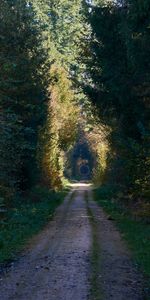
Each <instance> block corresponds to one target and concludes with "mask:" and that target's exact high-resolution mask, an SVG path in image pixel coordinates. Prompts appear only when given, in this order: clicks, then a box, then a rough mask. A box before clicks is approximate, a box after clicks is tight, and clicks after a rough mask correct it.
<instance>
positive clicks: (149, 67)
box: [84, 1, 150, 199]
mask: <svg viewBox="0 0 150 300" xmlns="http://www.w3.org/2000/svg"><path fill="white" fill-rule="evenodd" d="M148 7H149V3H148V1H142V4H141V3H140V1H124V2H123V3H122V4H121V5H120V4H118V3H113V2H112V3H111V2H108V3H107V2H106V1H99V2H98V4H97V5H95V6H91V10H90V11H89V13H88V14H87V20H88V21H89V23H90V24H91V29H92V34H91V39H90V41H89V43H88V45H89V46H90V52H89V53H88V57H87V58H84V59H85V61H87V72H88V76H87V80H86V84H85V85H84V90H85V92H86V93H87V94H88V96H89V98H90V99H91V101H92V102H93V103H94V104H96V107H97V108H98V110H99V116H100V118H101V122H103V124H105V125H109V127H110V128H111V132H110V135H109V137H108V140H109V145H110V153H109V155H108V157H107V169H106V175H107V176H106V177H105V178H106V179H107V180H110V182H111V181H113V182H114V183H118V184H120V185H123V186H124V190H125V191H127V190H128V191H129V192H132V193H133V194H134V195H135V198H139V197H140V198H142V199H146V198H148V197H147V196H146V195H148V194H149V191H150V188H149V173H150V165H149V160H150V152H149V148H150V147H149V146H150V122H149V116H150V108H149V104H148V103H149V85H150V82H149V78H150V77H149V75H150V64H149V59H148V57H149V55H150V47H149V45H150V43H149V21H150V19H149V13H148V10H147V8H148ZM88 45H87V47H88Z"/></svg>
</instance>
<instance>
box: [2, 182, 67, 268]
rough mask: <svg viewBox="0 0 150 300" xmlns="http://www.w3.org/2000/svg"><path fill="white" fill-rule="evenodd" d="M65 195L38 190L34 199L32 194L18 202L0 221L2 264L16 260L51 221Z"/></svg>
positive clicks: (63, 193) (33, 193)
mask: <svg viewBox="0 0 150 300" xmlns="http://www.w3.org/2000/svg"><path fill="white" fill-rule="evenodd" d="M33 195H34V197H33ZM65 195H66V192H65V191H63V192H53V191H49V190H47V189H44V188H40V189H39V188H38V190H36V191H33V192H32V197H31V194H30V195H29V197H28V198H26V199H22V198H20V199H17V200H16V204H15V206H14V207H13V208H11V209H10V210H9V211H8V212H7V216H6V218H5V219H2V220H0V263H4V262H5V263H7V262H9V261H11V260H13V259H15V258H16V255H17V253H18V252H20V251H21V250H22V249H23V247H24V246H25V244H26V243H27V241H28V240H29V239H30V238H31V237H32V236H33V235H35V234H37V233H38V232H39V231H40V230H41V229H42V228H43V227H44V226H45V225H46V223H47V222H48V221H50V220H51V218H52V217H53V215H54V212H55V209H56V208H57V207H58V206H59V205H60V204H61V203H62V201H63V199H64V197H65ZM30 197H31V198H32V199H31V198H30ZM33 198H34V200H33Z"/></svg>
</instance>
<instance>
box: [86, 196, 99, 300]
mask: <svg viewBox="0 0 150 300" xmlns="http://www.w3.org/2000/svg"><path fill="white" fill-rule="evenodd" d="M85 200H86V204H87V212H88V217H89V220H90V223H91V227H92V236H93V243H92V254H91V264H92V275H91V290H90V293H91V298H90V299H92V300H101V299H102V289H101V287H100V284H99V276H100V246H99V242H98V233H97V225H96V221H95V218H94V215H93V213H92V210H91V208H90V207H89V199H88V191H85Z"/></svg>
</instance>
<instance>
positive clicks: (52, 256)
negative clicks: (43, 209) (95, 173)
mask: <svg viewBox="0 0 150 300" xmlns="http://www.w3.org/2000/svg"><path fill="white" fill-rule="evenodd" d="M0 299H1V300H8V299H9V300H10V299H11V300H87V299H90V300H111V299H112V300H127V299H128V300H142V299H143V297H142V292H141V278H140V276H139V275H138V274H137V272H136V270H135V269H134V267H133V265H132V263H131V260H130V256H129V254H128V251H127V249H126V246H125V245H124V243H123V242H122V240H121V237H120V235H119V233H118V231H117V230H116V229H115V227H114V225H113V224H112V222H111V221H110V220H108V218H107V216H106V215H105V214H104V213H103V211H102V210H101V209H100V208H99V207H98V206H97V204H96V203H95V202H94V201H93V200H92V194H91V190H90V187H89V186H88V185H86V184H80V185H74V187H73V190H72V191H71V192H70V193H69V195H68V196H67V197H66V199H65V201H64V203H63V204H62V205H61V206H60V207H59V208H58V209H57V212H56V215H55V217H54V219H53V221H51V222H50V223H49V224H48V225H47V227H46V228H45V229H44V230H43V231H42V232H41V233H40V234H39V235H38V236H36V237H35V238H34V239H33V240H32V241H31V243H30V246H29V248H28V250H27V251H26V253H25V254H24V256H23V257H21V258H20V259H19V261H18V262H17V263H14V265H12V267H11V269H10V270H9V272H8V273H6V274H5V275H3V276H2V277H1V280H0Z"/></svg>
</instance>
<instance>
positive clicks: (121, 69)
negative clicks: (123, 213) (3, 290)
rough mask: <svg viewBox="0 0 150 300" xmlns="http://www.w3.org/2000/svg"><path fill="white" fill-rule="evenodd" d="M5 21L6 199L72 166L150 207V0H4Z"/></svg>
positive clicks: (50, 182) (51, 184) (0, 60)
mask: <svg viewBox="0 0 150 300" xmlns="http://www.w3.org/2000/svg"><path fill="white" fill-rule="evenodd" d="M0 25H1V26H0V66H1V68H0V105H1V110H0V124H1V143H0V165H1V175H0V178H1V183H0V187H1V198H0V201H1V202H0V205H4V206H6V207H10V206H12V205H13V201H14V199H15V197H16V195H17V194H22V195H24V194H25V193H27V192H28V191H30V189H32V187H33V186H44V187H47V188H49V189H53V190H56V189H57V190H59V189H62V188H63V185H64V180H65V176H66V177H67V178H72V179H79V180H81V179H85V180H86V179H90V180H92V181H93V182H94V183H95V184H96V185H97V186H100V185H108V186H110V187H111V188H112V189H113V188H114V189H115V190H116V191H117V193H118V194H117V195H118V197H121V198H122V199H123V201H127V199H128V201H131V202H132V203H135V202H138V201H139V202H140V203H141V207H143V210H144V211H145V210H146V213H147V212H148V211H150V203H149V200H148V199H149V196H150V118H149V117H150V60H149V57H150V2H149V0H143V1H137V0H120V1H119V0H118V1H117V0H116V1H105V0H97V1H96V0H95V1H82V0H76V1H74V0H72V1H67V0H61V1H60V0H51V1H49V0H43V1H40V0H30V1H27V0H11V1H8V0H1V3H0ZM81 127H82V130H81ZM81 132H82V134H81ZM119 195H121V196H119ZM141 209H142V208H141Z"/></svg>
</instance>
